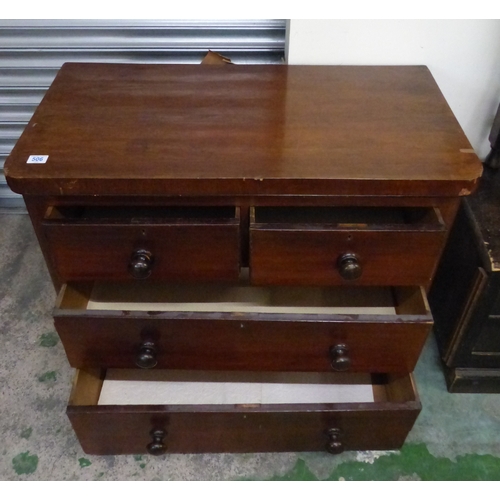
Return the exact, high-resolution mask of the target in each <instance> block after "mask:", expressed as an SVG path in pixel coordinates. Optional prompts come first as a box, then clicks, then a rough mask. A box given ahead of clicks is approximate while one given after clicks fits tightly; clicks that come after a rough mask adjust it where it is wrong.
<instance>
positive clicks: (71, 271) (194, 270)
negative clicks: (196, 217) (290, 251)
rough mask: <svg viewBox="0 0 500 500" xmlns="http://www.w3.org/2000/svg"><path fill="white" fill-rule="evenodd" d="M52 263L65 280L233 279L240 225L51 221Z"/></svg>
mask: <svg viewBox="0 0 500 500" xmlns="http://www.w3.org/2000/svg"><path fill="white" fill-rule="evenodd" d="M44 233H45V236H46V238H47V242H48V247H49V254H50V258H51V259H52V263H53V265H54V267H55V269H57V271H58V273H59V275H60V277H61V279H62V280H63V281H76V280H95V279H100V280H134V279H149V280H168V281H219V280H222V281H234V280H237V279H238V276H239V261H240V258H239V254H240V243H239V242H240V236H239V234H240V229H239V222H238V220H237V219H235V220H234V221H228V222H217V221H211V222H210V221H208V222H206V223H191V222H186V223H183V222H182V221H181V222H176V223H168V222H165V223H163V224H140V223H137V224H120V223H116V224H106V223H96V224H89V223H82V224H66V223H53V222H50V223H46V224H44Z"/></svg>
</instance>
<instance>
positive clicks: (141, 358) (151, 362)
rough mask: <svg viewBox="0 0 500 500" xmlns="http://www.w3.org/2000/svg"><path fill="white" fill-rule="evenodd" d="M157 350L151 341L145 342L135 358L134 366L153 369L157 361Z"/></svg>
mask: <svg viewBox="0 0 500 500" xmlns="http://www.w3.org/2000/svg"><path fill="white" fill-rule="evenodd" d="M156 353H157V349H156V346H155V344H154V342H152V341H151V340H145V341H144V342H143V343H142V344H141V345H140V346H139V350H138V352H137V356H136V357H135V364H136V365H137V366H138V367H139V368H154V367H155V366H156V365H157V363H158V360H157V359H156Z"/></svg>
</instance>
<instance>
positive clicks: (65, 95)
mask: <svg viewBox="0 0 500 500" xmlns="http://www.w3.org/2000/svg"><path fill="white" fill-rule="evenodd" d="M30 155H46V156H48V159H47V162H46V163H43V164H31V163H27V160H28V157H29V156H30ZM5 171H6V177H7V180H8V183H9V185H10V186H11V188H12V189H13V190H14V191H16V192H20V193H22V194H26V195H48V194H50V195H72V196H79V195H173V196H176V195H184V196H187V195H190V196H205V195H220V196H225V195H228V196H232V195H250V196H258V195H283V194H291V195H336V196H337V195H377V196H379V195H405V196H457V195H460V194H468V193H469V192H470V191H471V190H473V189H474V186H475V183H476V180H477V178H478V177H479V176H480V175H481V171H482V167H481V163H480V161H479V160H478V158H477V157H476V155H475V154H474V153H473V151H472V149H471V146H470V143H469V142H468V140H467V138H466V137H465V135H464V133H463V132H462V129H461V128H460V126H459V124H458V122H457V121H456V119H455V117H454V116H453V113H452V112H451V110H450V108H449V106H448V104H447V103H446V101H445V99H444V97H443V96H442V94H441V92H440V90H439V88H438V87H437V85H436V83H435V81H434V79H433V77H432V76H431V74H430V72H429V70H428V69H427V68H426V67H423V66H404V67H397V66H392V67H390V66H388V67H356V66H339V67H332V66H288V65H268V66H238V65H225V66H211V65H207V66H205V65H139V64H76V63H68V64H65V65H64V66H63V67H62V69H61V70H60V72H59V73H58V75H57V77H56V79H55V80H54V82H53V84H52V86H51V87H50V89H49V90H48V92H47V94H46V96H45V97H44V99H43V101H42V103H41V104H40V106H39V107H38V109H37V111H36V112H35V114H34V116H33V118H32V119H31V121H30V123H29V124H28V126H27V127H26V130H25V132H24V133H23V135H22V136H21V138H20V139H19V141H18V143H17V144H16V146H15V147H14V149H13V151H12V153H11V155H10V157H9V158H8V159H7V161H6V164H5Z"/></svg>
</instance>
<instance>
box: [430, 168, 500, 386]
mask: <svg viewBox="0 0 500 500" xmlns="http://www.w3.org/2000/svg"><path fill="white" fill-rule="evenodd" d="M499 200H500V174H499V172H498V170H496V169H490V168H487V169H486V170H485V173H484V176H483V178H482V179H481V182H480V185H479V188H478V189H477V191H476V192H475V193H474V194H473V195H472V196H471V197H469V198H468V199H467V200H465V199H464V200H463V201H462V204H461V207H460V211H459V213H458V216H457V218H456V220H455V223H454V225H453V229H452V231H451V235H450V238H449V240H448V244H447V246H446V250H445V252H444V254H443V258H442V261H441V263H440V265H439V268H438V271H437V274H436V278H435V282H434V285H433V287H432V289H431V293H430V296H429V300H430V303H431V306H432V311H433V314H434V317H435V321H436V324H435V332H436V338H437V340H438V345H439V348H440V352H441V356H442V359H443V363H444V369H445V374H446V381H447V385H448V389H449V391H450V392H500V274H499V270H500V203H499Z"/></svg>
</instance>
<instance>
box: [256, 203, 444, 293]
mask: <svg viewBox="0 0 500 500" xmlns="http://www.w3.org/2000/svg"><path fill="white" fill-rule="evenodd" d="M445 236H446V228H445V224H444V222H443V219H442V217H441V214H440V212H439V210H438V209H436V208H433V207H415V208H412V207H254V208H252V210H251V214H250V271H251V281H252V283H254V284H259V285H262V284H266V285H270V284H274V285H334V286H336V285H343V284H356V285H389V286H405V285H422V286H427V285H428V284H429V282H430V280H431V278H432V275H433V272H434V268H435V266H436V263H437V260H438V258H439V255H440V253H441V248H442V245H443V243H444V241H445Z"/></svg>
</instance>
